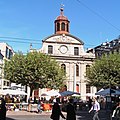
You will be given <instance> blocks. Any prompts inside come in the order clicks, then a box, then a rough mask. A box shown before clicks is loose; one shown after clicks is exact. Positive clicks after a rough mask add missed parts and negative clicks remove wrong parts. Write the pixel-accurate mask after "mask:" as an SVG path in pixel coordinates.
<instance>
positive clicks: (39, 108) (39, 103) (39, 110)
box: [37, 97, 42, 113]
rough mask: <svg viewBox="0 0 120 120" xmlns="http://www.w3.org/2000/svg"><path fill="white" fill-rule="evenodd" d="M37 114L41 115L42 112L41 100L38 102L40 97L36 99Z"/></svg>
mask: <svg viewBox="0 0 120 120" xmlns="http://www.w3.org/2000/svg"><path fill="white" fill-rule="evenodd" d="M37 110H38V111H37V112H38V113H41V112H42V110H41V100H40V97H39V98H38V103H37Z"/></svg>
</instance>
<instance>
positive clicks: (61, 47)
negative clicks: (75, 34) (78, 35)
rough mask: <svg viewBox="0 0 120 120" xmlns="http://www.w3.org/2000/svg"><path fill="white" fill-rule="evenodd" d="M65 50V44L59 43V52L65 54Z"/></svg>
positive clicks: (66, 49)
mask: <svg viewBox="0 0 120 120" xmlns="http://www.w3.org/2000/svg"><path fill="white" fill-rule="evenodd" d="M67 51H68V47H67V46H65V45H61V46H60V52H61V53H63V54H65V53H66V52H67Z"/></svg>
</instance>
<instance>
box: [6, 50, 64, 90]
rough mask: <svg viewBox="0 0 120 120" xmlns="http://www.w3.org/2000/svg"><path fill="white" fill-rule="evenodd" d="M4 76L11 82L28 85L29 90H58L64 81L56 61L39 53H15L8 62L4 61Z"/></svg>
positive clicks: (62, 73)
mask: <svg viewBox="0 0 120 120" xmlns="http://www.w3.org/2000/svg"><path fill="white" fill-rule="evenodd" d="M4 75H5V78H6V79H8V80H10V81H11V82H15V83H17V84H22V85H28V86H29V87H30V88H31V89H36V88H39V87H40V88H51V89H52V88H54V89H58V88H60V87H61V86H63V82H64V79H65V78H64V72H63V70H62V69H61V68H60V66H59V64H58V63H57V62H56V60H54V59H52V58H51V57H50V56H48V55H45V54H43V53H40V52H30V53H27V55H23V54H22V53H16V54H15V55H14V56H13V57H12V59H11V60H10V61H7V60H6V61H5V66H4Z"/></svg>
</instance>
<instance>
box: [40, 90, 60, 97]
mask: <svg viewBox="0 0 120 120" xmlns="http://www.w3.org/2000/svg"><path fill="white" fill-rule="evenodd" d="M41 96H61V95H60V93H59V92H57V91H55V90H50V91H47V92H44V93H42V94H41Z"/></svg>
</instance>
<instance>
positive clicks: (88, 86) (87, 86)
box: [86, 85, 91, 93]
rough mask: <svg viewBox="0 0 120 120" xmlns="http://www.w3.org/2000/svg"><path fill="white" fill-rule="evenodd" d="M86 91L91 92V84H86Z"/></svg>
mask: <svg viewBox="0 0 120 120" xmlns="http://www.w3.org/2000/svg"><path fill="white" fill-rule="evenodd" d="M86 93H91V91H90V85H86Z"/></svg>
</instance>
